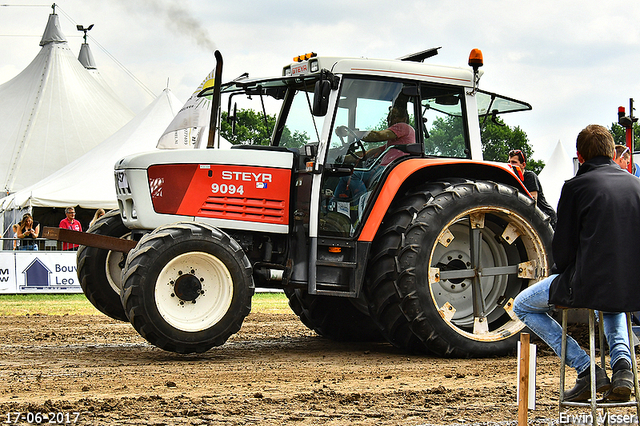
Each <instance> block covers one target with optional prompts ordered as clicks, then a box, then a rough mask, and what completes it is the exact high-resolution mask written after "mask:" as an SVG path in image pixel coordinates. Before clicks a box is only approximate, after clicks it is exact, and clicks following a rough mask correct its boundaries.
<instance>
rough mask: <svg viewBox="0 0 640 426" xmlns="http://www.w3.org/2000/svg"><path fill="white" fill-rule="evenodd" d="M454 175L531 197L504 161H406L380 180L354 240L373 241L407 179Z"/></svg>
mask: <svg viewBox="0 0 640 426" xmlns="http://www.w3.org/2000/svg"><path fill="white" fill-rule="evenodd" d="M454 177H455V178H466V179H471V180H491V181H494V182H500V183H504V184H507V185H511V186H513V187H515V188H517V189H518V190H519V191H520V192H522V193H524V194H526V195H527V196H528V197H531V194H529V191H527V189H526V188H525V187H524V184H523V183H522V181H521V180H520V179H519V178H518V177H517V176H516V175H515V173H514V172H513V170H511V166H509V165H508V164H505V163H494V162H485V161H472V160H460V159H449V158H441V159H422V158H420V159H410V160H406V161H403V162H402V163H400V164H398V165H397V166H396V167H394V168H393V170H391V172H390V173H389V175H388V176H387V178H386V180H385V181H384V184H383V186H382V188H381V190H380V193H379V195H378V198H377V199H376V201H375V203H374V205H373V208H372V209H371V213H370V214H369V217H368V218H367V221H366V223H365V225H364V227H363V228H362V232H361V233H360V236H359V237H358V241H367V242H370V241H373V238H374V237H375V235H376V233H377V232H378V228H379V226H380V223H381V222H382V220H383V218H384V216H385V215H386V213H387V210H388V209H389V206H390V205H391V203H392V202H393V200H394V198H395V197H396V195H397V194H398V191H399V190H400V188H401V187H402V185H403V184H404V183H405V182H407V181H408V180H409V179H412V178H413V179H415V178H418V180H419V181H420V182H428V181H429V180H437V179H446V178H454Z"/></svg>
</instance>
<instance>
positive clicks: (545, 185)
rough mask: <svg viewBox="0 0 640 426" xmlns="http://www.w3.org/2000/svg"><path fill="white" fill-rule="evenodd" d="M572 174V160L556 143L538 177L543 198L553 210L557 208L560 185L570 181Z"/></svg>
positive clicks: (559, 144) (560, 145)
mask: <svg viewBox="0 0 640 426" xmlns="http://www.w3.org/2000/svg"><path fill="white" fill-rule="evenodd" d="M574 174H575V172H574V165H573V159H571V157H569V156H568V155H567V152H566V151H565V149H564V147H563V146H562V144H561V143H560V141H558V143H557V144H556V147H555V149H554V150H553V153H552V154H551V157H550V158H549V160H547V162H546V165H545V166H544V168H543V169H542V171H541V172H540V175H538V178H539V179H540V183H541V184H542V190H543V191H544V197H545V198H546V200H547V202H548V203H549V205H551V207H553V209H554V210H557V207H558V200H559V199H560V192H561V191H562V185H564V182H565V181H566V180H569V179H571V178H572V177H573V176H574Z"/></svg>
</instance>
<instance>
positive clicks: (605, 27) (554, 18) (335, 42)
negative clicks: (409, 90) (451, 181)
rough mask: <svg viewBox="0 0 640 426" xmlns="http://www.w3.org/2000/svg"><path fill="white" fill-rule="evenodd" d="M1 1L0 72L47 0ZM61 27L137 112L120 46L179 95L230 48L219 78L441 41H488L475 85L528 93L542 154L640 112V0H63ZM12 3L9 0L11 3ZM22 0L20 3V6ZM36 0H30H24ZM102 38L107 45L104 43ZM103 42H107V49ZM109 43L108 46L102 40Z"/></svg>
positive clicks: (523, 119) (455, 44)
mask: <svg viewBox="0 0 640 426" xmlns="http://www.w3.org/2000/svg"><path fill="white" fill-rule="evenodd" d="M6 1H7V3H4V4H3V5H0V58H1V60H0V84H2V83H4V82H6V81H8V80H10V79H11V78H13V77H14V76H16V75H17V74H18V73H19V72H20V71H22V70H23V69H24V68H25V67H26V66H27V65H28V64H29V63H30V62H31V60H32V59H33V58H34V57H35V56H36V54H37V53H38V52H39V50H40V46H39V45H38V44H39V42H40V38H41V36H42V33H43V31H44V28H45V25H46V22H47V18H48V15H49V13H51V7H50V4H47V3H46V2H42V1H40V2H38V1H37V0H33V1H31V0H29V1H16V0H13V1H12V0H6ZM56 4H58V5H59V8H58V10H57V13H58V14H59V15H60V24H61V27H62V31H63V32H64V33H65V35H66V36H67V40H68V41H69V45H70V47H71V49H72V50H73V51H74V52H75V53H76V54H77V52H78V51H79V49H80V44H81V43H82V38H81V35H82V33H80V32H78V31H77V30H76V27H75V25H76V24H82V25H84V26H85V27H86V26H88V25H89V24H95V27H94V28H93V29H92V30H91V31H90V33H89V34H90V38H89V44H90V45H91V49H92V52H93V55H94V58H95V60H96V64H97V66H98V70H99V71H100V73H101V74H102V76H103V77H104V78H105V79H106V80H107V81H108V82H109V84H110V85H111V87H112V88H113V89H114V90H115V91H116V93H118V94H119V95H120V96H121V98H122V99H123V100H124V101H125V103H127V104H128V105H129V106H130V107H131V109H132V110H133V111H134V112H139V111H140V110H141V109H142V108H143V107H144V106H146V105H147V104H148V103H149V102H151V100H152V97H151V96H150V95H149V94H147V93H146V91H144V90H142V89H141V88H140V87H139V86H138V85H137V84H136V83H135V82H134V81H133V80H132V79H131V78H130V77H129V76H128V75H127V74H126V73H125V72H124V71H123V70H122V68H120V67H119V66H118V65H117V64H116V62H115V61H114V60H113V59H112V57H113V58H115V59H116V60H117V61H118V62H120V63H121V64H122V65H124V67H126V69H127V70H129V71H130V72H131V73H132V74H133V75H135V77H136V78H137V79H139V80H140V81H141V82H142V83H144V85H145V86H146V87H148V88H149V89H150V90H151V91H152V92H153V93H154V94H156V95H157V94H159V93H160V92H161V91H162V90H163V89H164V88H165V87H166V86H167V84H168V85H169V88H170V89H171V90H172V91H173V93H174V94H175V95H176V96H177V97H178V98H179V99H180V100H181V101H182V102H184V101H186V100H187V98H188V97H189V96H190V95H191V93H193V91H194V90H195V89H196V87H197V86H198V85H199V84H200V82H201V81H202V80H203V79H204V77H205V76H206V75H207V74H208V73H209V72H210V71H211V69H212V68H213V66H214V59H213V51H214V50H215V49H218V50H220V52H221V53H222V55H223V57H224V61H225V63H224V74H223V79H225V80H230V79H232V78H235V77H237V76H238V75H240V74H242V73H243V72H249V74H250V76H251V77H258V76H270V75H280V73H281V71H282V67H283V66H284V65H286V64H288V63H289V62H291V59H292V58H293V57H294V56H296V55H299V54H302V53H306V52H310V51H314V52H317V53H318V54H320V55H330V56H363V57H371V58H397V57H400V56H403V55H405V54H408V53H413V52H417V51H421V50H424V49H427V48H430V47H438V46H442V49H441V50H440V54H439V55H438V56H436V57H434V58H431V59H429V60H428V61H430V62H433V63H437V64H443V65H453V66H463V67H466V66H467V58H468V55H469V52H470V51H471V49H473V48H480V49H482V51H483V54H484V61H485V66H484V68H483V70H484V72H485V74H484V76H483V78H482V80H481V82H480V87H481V88H483V89H485V90H489V91H494V92H497V93H500V94H502V95H506V96H509V97H513V98H516V99H520V100H523V101H526V102H529V103H530V104H531V105H532V106H533V110H532V111H529V112H523V113H516V114H510V115H506V116H504V118H505V121H506V122H507V123H508V124H509V125H511V126H514V125H518V126H520V127H521V128H522V129H523V130H524V131H525V132H526V133H527V134H528V136H529V139H530V140H531V142H532V144H533V147H534V149H535V154H534V158H536V159H540V160H543V161H546V160H547V159H548V156H549V155H550V154H551V152H552V151H553V148H554V147H555V145H556V143H557V142H558V141H561V142H562V143H563V146H564V147H565V149H566V150H567V153H568V154H570V155H573V154H574V153H575V137H576V135H577V133H578V132H579V131H580V130H581V129H582V128H583V127H584V126H585V125H587V124H590V123H598V124H602V125H605V126H607V127H608V126H609V125H610V124H611V123H612V122H614V121H616V120H617V110H618V106H625V107H626V108H627V110H628V108H629V98H635V100H636V101H637V104H638V111H637V112H636V115H640V69H639V68H640V2H639V1H637V0H627V1H618V0H608V1H606V2H605V1H602V0H599V1H595V0H580V1H573V0H572V1H565V0H553V1H547V0H537V1H528V2H521V1H513V0H510V1H509V0H475V1H469V0H459V1H455V2H454V1H445V0H439V1H434V0H423V1H402V0H400V1H396V2H390V1H380V0H367V1H364V0H351V1H349V0H347V1H345V0H340V1H335V0H325V1H322V2H309V1H296V2H294V1H286V0H253V1H246V0H235V1H229V0H224V1H222V0H109V1H104V0H101V1H97V0H60V1H58V2H56ZM6 5H9V6H6ZM14 5H15V6H14ZM27 5H33V6H27ZM100 46H102V48H104V50H103V49H102V48H101V47H100ZM105 50H106V52H105ZM107 52H108V53H107Z"/></svg>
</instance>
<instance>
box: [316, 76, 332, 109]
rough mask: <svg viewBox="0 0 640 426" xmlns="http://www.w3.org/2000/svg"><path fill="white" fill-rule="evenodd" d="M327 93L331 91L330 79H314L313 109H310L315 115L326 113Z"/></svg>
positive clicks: (327, 106) (327, 104) (327, 105)
mask: <svg viewBox="0 0 640 426" xmlns="http://www.w3.org/2000/svg"><path fill="white" fill-rule="evenodd" d="M329 93H331V82H330V81H328V80H324V79H323V80H318V81H316V87H315V90H314V91H313V110H312V111H311V113H312V114H313V115H315V116H316V117H322V116H324V115H326V114H327V110H328V109H329Z"/></svg>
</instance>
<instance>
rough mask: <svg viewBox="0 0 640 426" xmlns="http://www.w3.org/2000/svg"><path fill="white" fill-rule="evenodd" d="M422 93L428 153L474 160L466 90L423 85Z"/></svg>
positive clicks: (425, 147) (424, 136)
mask: <svg viewBox="0 0 640 426" xmlns="http://www.w3.org/2000/svg"><path fill="white" fill-rule="evenodd" d="M420 94H421V110H422V123H423V127H422V128H423V132H424V134H423V138H424V152H425V154H426V155H428V156H436V157H454V158H471V153H470V152H471V151H470V149H469V137H468V135H467V132H466V128H467V126H466V125H465V122H464V120H465V119H464V88H461V87H448V86H442V85H431V84H423V85H422V87H421V88H420Z"/></svg>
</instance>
